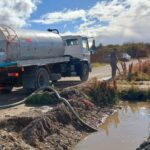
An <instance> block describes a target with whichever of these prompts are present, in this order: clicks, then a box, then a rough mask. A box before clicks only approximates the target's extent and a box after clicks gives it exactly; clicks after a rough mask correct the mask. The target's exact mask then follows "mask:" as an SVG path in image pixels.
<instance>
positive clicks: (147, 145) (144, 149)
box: [136, 137, 150, 150]
mask: <svg viewBox="0 0 150 150" xmlns="http://www.w3.org/2000/svg"><path fill="white" fill-rule="evenodd" d="M136 150H150V137H149V138H148V139H147V141H145V142H143V143H142V144H141V145H140V147H139V148H137V149H136Z"/></svg>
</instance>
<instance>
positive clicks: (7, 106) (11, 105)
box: [0, 89, 39, 110]
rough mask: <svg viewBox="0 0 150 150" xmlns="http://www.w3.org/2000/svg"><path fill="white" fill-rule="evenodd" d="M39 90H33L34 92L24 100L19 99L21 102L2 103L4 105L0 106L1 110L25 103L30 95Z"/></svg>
mask: <svg viewBox="0 0 150 150" xmlns="http://www.w3.org/2000/svg"><path fill="white" fill-rule="evenodd" d="M38 91H39V89H38V90H36V91H35V92H33V93H32V94H30V95H29V96H28V97H26V98H24V99H23V100H21V101H19V102H16V103H12V104H8V105H2V106H0V110H1V109H6V108H11V107H15V106H18V105H21V104H24V103H25V102H26V101H27V99H28V98H29V97H30V96H32V95H34V94H35V93H37V92H38Z"/></svg>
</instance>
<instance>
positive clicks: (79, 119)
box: [0, 87, 98, 132]
mask: <svg viewBox="0 0 150 150" xmlns="http://www.w3.org/2000/svg"><path fill="white" fill-rule="evenodd" d="M40 91H47V92H50V91H52V92H54V93H55V94H56V97H57V98H58V99H59V100H60V101H62V102H63V103H64V104H65V105H67V106H68V108H69V110H70V111H71V112H72V114H73V115H74V116H75V117H76V119H77V120H78V121H79V122H80V123H81V124H82V125H83V126H85V127H86V128H88V129H89V130H91V131H92V132H97V131H98V130H97V129H96V128H93V127H91V126H90V125H88V124H87V123H85V122H84V121H83V120H82V119H81V118H80V117H79V115H78V114H77V113H76V112H75V110H74V109H73V107H72V106H71V105H70V103H69V102H68V101H67V100H66V99H65V98H63V97H61V96H60V94H59V93H58V91H57V90H56V89H54V88H52V87H43V88H40V89H38V90H36V91H35V92H33V93H32V94H31V95H29V96H28V97H26V98H24V99H23V100H22V101H20V102H17V103H13V104H8V105H3V106H0V109H6V108H11V107H15V106H18V105H21V104H23V103H25V102H26V100H27V99H28V98H29V97H30V96H32V95H34V94H36V93H38V92H40Z"/></svg>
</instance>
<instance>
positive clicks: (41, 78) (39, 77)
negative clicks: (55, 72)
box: [35, 68, 49, 90]
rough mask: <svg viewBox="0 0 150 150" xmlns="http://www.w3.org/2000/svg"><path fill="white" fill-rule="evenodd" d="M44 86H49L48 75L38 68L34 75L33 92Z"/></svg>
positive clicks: (45, 71) (43, 69) (44, 70)
mask: <svg viewBox="0 0 150 150" xmlns="http://www.w3.org/2000/svg"><path fill="white" fill-rule="evenodd" d="M46 86H49V74H48V72H47V70H46V69H45V68H39V69H37V72H36V75H35V90H36V89H39V88H42V87H46Z"/></svg>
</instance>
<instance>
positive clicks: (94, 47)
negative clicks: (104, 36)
mask: <svg viewBox="0 0 150 150" xmlns="http://www.w3.org/2000/svg"><path fill="white" fill-rule="evenodd" d="M90 51H91V52H92V53H96V46H95V40H93V42H92V46H91V48H90Z"/></svg>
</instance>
